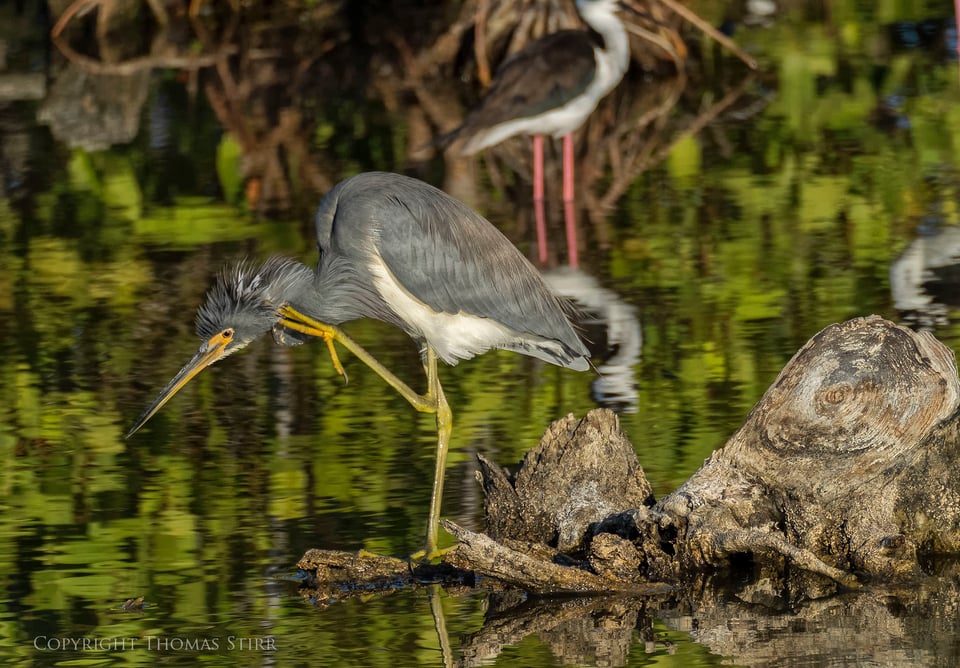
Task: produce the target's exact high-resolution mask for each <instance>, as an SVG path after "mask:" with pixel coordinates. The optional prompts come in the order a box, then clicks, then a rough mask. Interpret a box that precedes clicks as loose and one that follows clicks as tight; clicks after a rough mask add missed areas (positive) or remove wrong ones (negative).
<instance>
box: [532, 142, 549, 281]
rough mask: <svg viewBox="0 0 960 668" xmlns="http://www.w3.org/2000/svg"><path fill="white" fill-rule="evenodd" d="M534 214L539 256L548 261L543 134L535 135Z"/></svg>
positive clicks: (541, 260) (544, 261)
mask: <svg viewBox="0 0 960 668" xmlns="http://www.w3.org/2000/svg"><path fill="white" fill-rule="evenodd" d="M533 215H534V218H535V219H536V221H537V257H539V258H540V264H546V263H547V218H546V216H545V215H544V212H543V135H533Z"/></svg>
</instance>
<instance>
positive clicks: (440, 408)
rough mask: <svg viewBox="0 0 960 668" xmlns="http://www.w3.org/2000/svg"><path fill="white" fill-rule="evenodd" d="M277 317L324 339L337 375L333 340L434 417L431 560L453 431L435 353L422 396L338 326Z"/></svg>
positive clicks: (288, 313) (284, 314)
mask: <svg viewBox="0 0 960 668" xmlns="http://www.w3.org/2000/svg"><path fill="white" fill-rule="evenodd" d="M280 316H281V320H280V324H281V325H282V326H284V327H286V328H288V329H292V330H294V331H297V332H301V333H303V334H307V335H309V336H318V337H321V338H323V339H324V341H326V342H327V346H328V347H329V349H330V357H331V359H332V360H333V365H334V367H335V368H336V369H337V372H338V373H340V374H341V375H343V376H344V377H346V373H345V372H344V371H343V366H342V365H341V364H340V360H339V359H338V358H337V353H336V350H335V349H334V346H333V342H334V341H337V342H339V343H340V344H341V345H343V346H344V347H345V348H346V349H347V350H349V351H350V352H352V353H353V354H354V355H356V356H357V357H358V358H359V359H360V361H362V362H363V363H364V364H366V365H367V366H368V367H370V368H371V369H373V371H374V372H376V374H377V375H378V376H380V377H381V378H383V379H384V380H385V381H386V382H387V384H388V385H390V387H392V388H393V389H395V390H396V391H397V392H399V393H400V395H401V396H402V397H403V398H404V399H406V400H407V401H408V402H409V403H410V405H411V406H413V407H414V408H415V409H416V410H418V411H420V412H421V413H434V414H436V416H437V458H436V464H435V466H434V472H433V491H432V492H431V494H430V516H429V517H428V519H427V539H426V544H425V545H424V553H423V556H424V557H425V558H427V559H430V558H432V557H433V556H435V555H436V554H438V551H437V538H438V536H439V533H440V505H441V502H442V500H443V478H444V472H445V470H446V462H447V451H448V450H449V448H450V434H451V432H452V431H453V413H452V411H451V410H450V404H448V403H447V398H446V396H445V395H444V393H443V387H441V386H440V377H439V374H438V373H437V353H436V352H435V351H434V350H433V348H431V347H430V346H427V359H426V363H425V364H424V371H426V374H427V392H426V394H423V395H421V394H417V393H416V392H414V391H413V390H412V389H411V388H410V386H409V385H407V384H406V383H404V382H403V381H402V380H400V379H399V378H397V377H396V376H395V375H394V374H393V373H392V372H390V370H388V369H387V368H386V367H385V366H383V365H382V364H380V362H378V361H377V360H376V359H375V358H374V357H373V355H371V354H370V353H368V352H367V351H366V350H364V349H363V348H362V347H361V346H360V344H358V343H357V342H355V341H354V340H353V339H351V338H350V337H349V336H347V335H346V333H345V332H344V331H343V330H341V329H340V328H339V327H336V326H334V325H327V324H325V323H322V322H318V321H316V320H314V319H313V318H310V317H309V316H306V315H304V314H302V313H300V312H299V311H297V310H296V309H294V308H293V307H291V306H283V307H281V308H280Z"/></svg>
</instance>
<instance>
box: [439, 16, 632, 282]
mask: <svg viewBox="0 0 960 668" xmlns="http://www.w3.org/2000/svg"><path fill="white" fill-rule="evenodd" d="M620 9H630V10H631V11H634V12H635V11H636V10H634V9H633V8H631V7H628V6H627V5H625V4H623V3H622V2H620V1H619V0H577V11H578V12H579V13H580V17H581V18H582V19H583V22H584V23H586V24H587V26H588V27H589V28H590V30H561V31H558V32H555V33H550V34H548V35H545V36H544V37H541V38H540V39H538V40H536V41H535V42H533V43H531V44H530V45H528V46H527V47H526V48H524V49H522V50H521V51H519V52H517V53H515V54H514V55H512V56H510V57H509V58H508V59H507V60H505V61H504V62H503V64H502V65H501V66H500V67H499V69H498V70H497V73H496V75H495V76H494V80H493V83H492V84H491V86H490V89H489V90H488V91H487V93H486V94H485V95H484V97H483V99H482V100H481V101H480V104H479V106H478V107H477V108H476V109H474V110H473V111H471V112H470V113H469V114H468V115H467V117H466V119H465V120H464V121H463V124H462V125H461V126H460V127H459V128H457V129H456V130H454V131H453V132H452V133H450V134H449V135H447V136H446V137H444V138H443V141H445V142H450V141H452V140H453V139H454V138H459V137H462V138H463V143H462V144H461V146H460V149H459V151H460V153H461V154H462V155H473V154H474V153H477V152H478V151H482V150H483V149H485V148H488V147H490V146H494V145H496V144H499V143H500V142H502V141H504V140H506V139H509V138H510V137H514V136H517V135H533V200H534V204H535V205H537V204H540V209H538V212H539V211H542V202H543V196H544V188H543V136H544V135H551V136H553V137H563V201H564V203H566V204H569V205H572V202H573V190H574V178H573V162H574V160H573V132H574V131H575V130H577V129H578V128H579V127H580V126H581V125H583V124H584V122H585V121H586V120H587V118H588V117H589V116H590V114H592V113H593V111H594V109H596V108H597V104H598V103H599V102H600V100H601V99H602V98H603V97H604V96H606V94H607V93H609V92H610V91H611V90H613V89H614V88H615V87H616V86H617V84H618V83H620V80H621V79H623V75H624V74H625V73H626V71H627V68H628V66H629V65H630V44H629V40H628V38H627V31H626V29H625V28H624V25H623V22H622V21H621V20H620V18H619V17H618V16H617V12H618V11H619V10H620ZM572 226H573V219H572V216H569V215H568V216H567V244H568V247H569V252H570V264H571V265H573V266H576V264H577V259H576V254H577V250H576V249H577V245H576V230H575V229H572ZM537 246H538V249H539V255H540V262H541V263H545V262H546V259H547V257H546V227H545V222H544V220H543V217H542V215H538V217H537Z"/></svg>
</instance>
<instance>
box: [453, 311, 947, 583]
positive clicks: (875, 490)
mask: <svg viewBox="0 0 960 668" xmlns="http://www.w3.org/2000/svg"><path fill="white" fill-rule="evenodd" d="M958 404H960V381H958V378H957V369H956V364H955V361H954V357H953V354H952V352H951V351H950V350H949V349H947V348H946V347H945V346H943V345H942V344H941V343H939V342H938V341H936V339H934V338H933V337H932V336H931V335H930V334H928V333H923V332H921V333H917V332H913V331H911V330H908V329H905V328H903V327H898V326H896V325H894V324H892V323H890V322H887V321H885V320H883V319H881V318H879V317H875V316H871V317H868V318H858V319H855V320H851V321H848V322H845V323H841V324H837V325H831V326H830V327H827V328H826V329H824V330H823V331H821V332H820V333H819V334H817V335H816V336H814V337H813V338H812V339H811V340H810V341H809V342H808V343H807V344H806V345H805V346H804V347H803V348H802V349H801V350H800V351H799V352H798V353H797V354H796V355H795V356H794V357H793V359H791V360H790V362H789V363H788V364H787V366H786V367H785V368H784V369H783V371H782V372H781V373H780V376H779V377H778V378H777V380H776V381H775V382H774V384H773V385H772V386H771V387H770V389H769V390H768V391H767V392H766V393H765V394H764V396H763V397H762V398H761V400H760V401H759V403H758V404H757V405H756V407H755V408H754V409H753V410H752V411H751V412H750V414H749V415H748V416H747V419H746V422H745V423H744V425H743V426H742V427H741V428H740V429H739V430H738V431H737V433H736V434H734V435H733V437H732V438H730V440H729V441H728V442H727V444H726V445H725V446H724V447H723V448H722V449H720V450H717V451H716V452H714V453H713V454H712V455H711V456H710V457H709V458H708V459H707V460H706V462H705V463H704V465H703V467H702V468H701V469H700V470H699V471H697V472H696V473H695V474H694V475H693V476H691V478H690V479H689V480H688V481H687V482H686V483H684V485H682V486H681V487H680V488H679V489H677V490H676V491H675V492H673V493H671V494H669V495H667V496H665V497H664V498H662V499H660V500H659V501H656V500H655V499H654V498H653V494H652V492H651V487H650V485H649V483H648V482H647V480H646V478H645V477H644V474H643V469H642V468H641V467H640V465H639V463H638V462H637V459H636V455H635V454H634V451H633V448H632V446H631V445H630V443H629V441H627V439H626V437H625V436H624V435H623V433H622V432H621V431H620V427H619V422H618V419H617V417H616V416H615V415H614V414H613V413H612V412H610V411H607V410H595V411H591V412H590V413H589V414H587V416H585V417H584V418H582V419H577V418H575V417H573V416H567V417H566V418H563V419H561V420H558V421H556V422H555V423H554V424H553V425H551V427H550V428H549V429H548V430H547V433H546V434H545V435H544V437H543V439H542V440H541V442H540V444H539V445H538V446H537V447H536V448H535V449H534V450H532V451H531V452H530V453H528V454H527V456H526V457H525V458H524V460H523V463H522V466H521V467H520V469H519V470H518V472H517V473H516V474H514V475H511V474H510V473H508V472H507V471H506V470H504V469H502V468H500V467H499V466H497V465H496V464H494V463H492V462H489V461H487V460H486V459H484V458H481V459H480V471H479V472H478V479H479V480H480V483H481V485H482V487H483V489H484V492H485V495H486V501H485V511H486V516H487V526H488V535H483V534H476V533H474V532H470V531H467V530H466V529H463V528H461V527H458V526H456V525H455V524H453V523H449V522H447V523H445V525H444V526H445V527H446V528H447V529H448V530H449V531H450V532H451V533H452V534H453V535H454V536H456V537H457V539H458V541H459V542H458V544H457V545H456V546H455V547H454V549H453V550H451V551H450V552H449V553H448V554H447V555H446V556H445V558H444V561H445V563H446V564H447V565H448V566H453V567H455V568H456V569H458V572H473V573H476V574H479V575H482V576H486V577H489V578H495V579H496V580H497V581H500V582H503V583H506V585H507V586H511V587H516V588H520V589H524V590H526V591H529V592H537V593H545V592H570V591H575V592H611V591H619V592H628V593H633V594H643V593H646V594H649V593H654V592H662V591H663V590H664V589H663V585H662V584H658V583H668V584H669V585H672V586H681V587H682V586H683V585H688V584H691V583H693V582H694V581H696V580H697V579H698V578H700V577H701V576H702V575H703V574H710V573H717V572H729V571H731V569H736V568H740V567H743V566H744V565H749V566H750V567H751V568H753V569H755V571H757V572H758V573H760V574H761V575H762V576H763V577H764V578H766V580H767V581H770V580H771V579H774V580H776V579H777V578H781V579H782V578H786V577H790V578H795V579H797V578H799V579H800V580H802V582H803V584H804V589H805V591H806V592H807V595H808V596H809V595H820V594H823V593H829V592H832V591H835V590H836V588H837V587H838V586H840V587H848V588H855V587H857V586H858V585H859V583H860V582H862V581H866V580H885V581H886V580H892V579H900V578H906V577H910V576H915V575H918V574H919V573H920V572H921V564H922V563H923V562H924V561H925V560H928V559H929V558H931V557H932V556H933V555H936V554H940V553H954V554H955V553H958V552H960V466H958V464H960V433H958V432H960V424H958V417H957V407H958Z"/></svg>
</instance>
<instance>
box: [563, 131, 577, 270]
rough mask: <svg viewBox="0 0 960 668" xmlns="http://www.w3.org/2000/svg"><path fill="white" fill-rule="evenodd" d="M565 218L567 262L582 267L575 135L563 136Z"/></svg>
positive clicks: (572, 265)
mask: <svg viewBox="0 0 960 668" xmlns="http://www.w3.org/2000/svg"><path fill="white" fill-rule="evenodd" d="M563 214H564V215H563V218H564V223H565V224H566V228H567V261H568V262H569V263H570V266H571V267H574V268H576V267H578V266H579V265H580V253H579V251H578V249H577V217H576V209H575V208H574V206H573V135H572V134H566V135H564V136H563Z"/></svg>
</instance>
